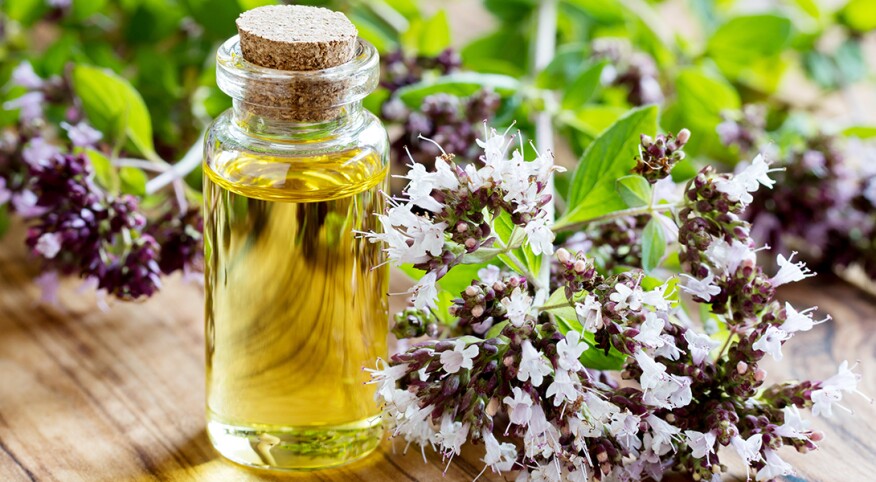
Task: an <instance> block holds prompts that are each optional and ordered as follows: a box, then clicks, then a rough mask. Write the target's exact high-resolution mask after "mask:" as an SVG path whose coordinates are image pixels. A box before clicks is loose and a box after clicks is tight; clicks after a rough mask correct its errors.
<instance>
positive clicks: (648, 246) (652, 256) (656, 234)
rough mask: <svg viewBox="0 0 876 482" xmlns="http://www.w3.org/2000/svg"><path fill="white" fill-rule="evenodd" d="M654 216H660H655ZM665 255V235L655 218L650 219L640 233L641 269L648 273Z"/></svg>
mask: <svg viewBox="0 0 876 482" xmlns="http://www.w3.org/2000/svg"><path fill="white" fill-rule="evenodd" d="M654 216H662V214H655V215H654ZM665 253H666V235H665V233H664V232H663V228H662V227H660V222H659V221H658V220H657V218H656V217H653V216H652V217H651V220H650V221H648V224H646V225H645V229H644V230H643V231H642V269H644V270H645V272H646V273H650V272H651V271H652V270H653V269H654V268H656V267H657V265H658V264H660V260H661V259H663V255H664V254H665Z"/></svg>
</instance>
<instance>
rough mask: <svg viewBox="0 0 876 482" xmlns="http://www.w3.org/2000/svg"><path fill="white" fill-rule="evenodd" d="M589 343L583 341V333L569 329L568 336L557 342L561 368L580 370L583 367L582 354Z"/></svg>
mask: <svg viewBox="0 0 876 482" xmlns="http://www.w3.org/2000/svg"><path fill="white" fill-rule="evenodd" d="M587 348H589V347H588V345H587V343H584V342H582V341H581V334H580V333H578V332H577V331H575V330H569V332H568V333H566V337H565V338H563V339H562V340H560V341H559V342H558V343H557V357H558V358H559V365H560V368H563V369H565V370H572V371H578V370H580V369H581V368H582V366H581V361H580V360H579V358H581V354H582V353H584V351H585V350H587Z"/></svg>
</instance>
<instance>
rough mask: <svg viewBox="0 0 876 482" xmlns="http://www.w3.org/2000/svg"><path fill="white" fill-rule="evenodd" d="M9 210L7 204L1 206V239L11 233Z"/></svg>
mask: <svg viewBox="0 0 876 482" xmlns="http://www.w3.org/2000/svg"><path fill="white" fill-rule="evenodd" d="M9 223H10V221H9V209H8V207H7V205H6V204H3V205H0V238H2V237H3V235H4V234H6V231H9Z"/></svg>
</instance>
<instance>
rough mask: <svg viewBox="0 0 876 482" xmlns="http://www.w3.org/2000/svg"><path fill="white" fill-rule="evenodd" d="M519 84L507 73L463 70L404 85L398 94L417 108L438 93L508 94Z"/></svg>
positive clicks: (409, 104)
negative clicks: (480, 92)
mask: <svg viewBox="0 0 876 482" xmlns="http://www.w3.org/2000/svg"><path fill="white" fill-rule="evenodd" d="M519 86H520V82H519V81H518V80H517V79H515V78H514V77H509V76H507V75H500V74H480V73H477V72H461V73H457V74H450V75H444V76H441V77H438V78H436V79H430V80H425V81H423V82H419V83H416V84H413V85H408V86H405V87H402V88H401V89H399V90H398V91H397V95H398V96H399V98H400V99H401V100H402V101H404V103H405V104H407V105H408V106H409V107H411V108H417V107H419V106H420V105H422V103H423V99H425V98H426V97H428V96H430V95H433V94H437V93H446V94H453V95H456V96H459V97H467V96H470V95H472V94H474V93H475V92H478V91H479V90H481V89H492V90H494V91H495V92H496V93H498V94H500V95H503V96H508V95H511V94H513V93H514V92H516V91H517V88H518V87H519Z"/></svg>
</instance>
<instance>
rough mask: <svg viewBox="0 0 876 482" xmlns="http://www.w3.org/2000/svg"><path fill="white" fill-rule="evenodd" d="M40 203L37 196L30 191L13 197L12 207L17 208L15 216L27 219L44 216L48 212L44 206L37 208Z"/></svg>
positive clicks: (18, 193)
mask: <svg viewBox="0 0 876 482" xmlns="http://www.w3.org/2000/svg"><path fill="white" fill-rule="evenodd" d="M38 201H39V198H37V195H36V194H35V193H34V192H33V191H31V190H29V189H25V190H23V191H19V192H17V193H15V194H13V195H12V206H13V207H14V208H15V214H18V215H19V216H21V217H22V218H25V219H27V218H34V217H37V216H42V215H43V214H45V213H46V212H47V211H48V209H47V208H45V207H43V206H37V202H38Z"/></svg>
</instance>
